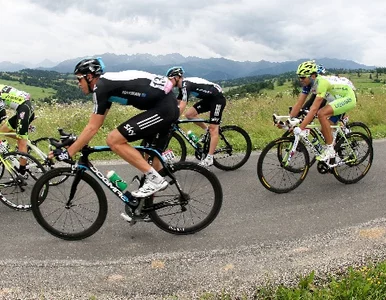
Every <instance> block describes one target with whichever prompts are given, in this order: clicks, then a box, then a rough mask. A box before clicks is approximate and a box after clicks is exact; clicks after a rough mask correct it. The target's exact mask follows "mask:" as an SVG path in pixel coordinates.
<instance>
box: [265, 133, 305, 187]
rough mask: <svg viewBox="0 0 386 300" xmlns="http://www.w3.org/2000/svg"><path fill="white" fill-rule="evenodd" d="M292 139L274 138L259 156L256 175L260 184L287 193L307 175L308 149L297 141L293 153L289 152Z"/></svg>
mask: <svg viewBox="0 0 386 300" xmlns="http://www.w3.org/2000/svg"><path fill="white" fill-rule="evenodd" d="M294 139H295V138H294V137H285V138H279V139H276V140H274V141H272V142H270V143H269V144H268V145H267V146H266V147H265V148H264V149H263V151H262V152H261V154H260V156H259V160H258V162H257V176H258V178H259V180H260V182H261V184H262V185H263V186H264V187H265V188H266V189H267V190H269V191H271V192H274V193H278V194H281V193H288V192H289V191H292V190H294V189H295V188H297V187H298V186H299V185H300V184H301V183H302V182H303V181H304V179H305V178H306V176H307V173H308V169H309V164H310V158H309V156H308V151H307V149H306V147H305V146H304V145H303V143H301V142H299V143H298V145H297V147H296V150H295V151H294V153H291V149H292V148H293V143H294ZM279 154H280V155H279Z"/></svg>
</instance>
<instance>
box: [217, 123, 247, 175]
mask: <svg viewBox="0 0 386 300" xmlns="http://www.w3.org/2000/svg"><path fill="white" fill-rule="evenodd" d="M251 152H252V142H251V138H250V137H249V135H248V133H247V132H246V131H245V130H244V129H242V128H240V127H238V126H234V125H230V126H224V127H220V132H219V140H218V145H217V147H216V150H215V152H214V156H213V164H214V165H215V167H217V168H219V169H220V170H225V171H231V170H236V169H238V168H240V167H242V166H243V165H244V164H245V163H246V162H247V160H248V159H249V156H250V155H251Z"/></svg>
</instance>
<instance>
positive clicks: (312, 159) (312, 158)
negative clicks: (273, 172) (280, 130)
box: [279, 129, 318, 167]
mask: <svg viewBox="0 0 386 300" xmlns="http://www.w3.org/2000/svg"><path fill="white" fill-rule="evenodd" d="M309 135H310V136H311V137H309V140H310V141H313V140H314V139H315V138H316V139H317V138H318V134H317V133H316V132H315V130H313V129H310V133H309ZM287 136H293V132H292V131H288V130H287V131H286V132H284V134H283V135H282V137H287ZM305 146H306V148H307V151H308V156H309V158H310V167H312V165H313V164H314V163H315V162H316V155H315V153H314V152H313V151H312V149H310V148H309V147H308V146H307V145H305ZM279 155H280V153H279ZM281 157H283V156H282V155H280V156H279V159H281Z"/></svg>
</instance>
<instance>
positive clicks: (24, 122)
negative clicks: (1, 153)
mask: <svg viewBox="0 0 386 300" xmlns="http://www.w3.org/2000/svg"><path fill="white" fill-rule="evenodd" d="M30 98H31V96H30V94H29V93H26V92H23V91H19V90H17V89H15V88H14V87H11V86H7V85H3V84H0V112H1V113H0V115H4V116H5V115H6V114H5V109H6V107H8V108H11V109H13V110H15V112H16V113H15V115H13V116H12V117H11V118H9V119H8V120H7V121H6V122H5V123H4V124H2V125H1V127H0V132H16V138H17V147H18V149H19V151H21V152H27V139H28V127H29V124H30V123H31V122H32V120H33V119H34V118H35V114H34V109H33V106H32V104H31V101H30ZM24 172H25V163H23V162H22V161H21V162H20V173H21V174H24Z"/></svg>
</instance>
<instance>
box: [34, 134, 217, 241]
mask: <svg viewBox="0 0 386 300" xmlns="http://www.w3.org/2000/svg"><path fill="white" fill-rule="evenodd" d="M74 139H75V137H74V136H73V135H70V136H69V137H68V138H67V139H65V140H64V141H63V142H62V141H61V142H59V143H58V142H56V141H51V144H52V145H54V147H56V148H58V149H59V148H62V147H65V146H68V145H71V143H73V141H74ZM135 148H136V149H137V150H139V151H142V152H145V153H146V154H148V155H149V157H150V159H153V158H154V157H156V158H157V159H158V160H160V162H161V164H162V169H161V171H160V174H161V175H162V176H164V178H165V179H166V180H167V181H168V183H169V185H168V186H167V188H166V189H165V190H163V191H159V192H157V193H156V194H154V195H152V196H150V197H146V198H134V197H133V196H132V195H131V193H130V192H129V191H126V192H123V191H121V190H120V189H119V188H118V187H117V186H115V184H113V183H112V182H110V181H109V179H108V178H107V177H106V176H105V175H104V174H103V173H102V172H101V171H99V170H98V169H97V167H96V166H94V165H93V164H92V162H91V161H90V160H89V155H90V154H92V153H97V152H103V151H111V149H110V148H109V147H108V146H95V147H90V146H88V145H86V146H85V147H83V149H82V150H81V154H82V155H81V156H80V158H79V160H78V161H77V162H76V163H75V162H73V161H70V162H69V163H71V166H70V167H65V168H55V169H52V170H50V171H48V172H47V173H46V174H44V175H43V176H42V177H41V178H40V179H39V180H38V181H37V182H36V184H35V186H34V188H33V190H32V193H31V204H32V211H33V214H34V217H35V218H36V220H37V221H38V223H39V224H40V225H41V226H42V227H43V228H44V229H45V230H46V231H47V232H49V233H50V234H52V235H54V236H56V237H58V238H61V239H65V240H80V239H84V238H87V237H89V236H91V235H93V234H94V233H96V232H97V231H98V230H99V229H100V227H101V226H102V225H103V223H104V221H105V219H106V215H107V199H106V194H105V192H104V190H103V188H102V186H101V183H103V185H105V186H106V187H107V189H108V190H110V191H111V192H112V193H113V194H114V195H115V196H116V197H117V198H118V199H120V200H121V201H122V202H123V203H124V204H125V210H126V212H127V213H129V214H130V217H131V218H133V220H134V222H136V221H141V220H144V219H145V218H148V217H150V219H151V221H152V222H153V223H154V224H155V225H156V226H158V227H159V228H160V229H162V230H164V231H166V232H168V233H172V234H177V235H186V234H193V233H196V232H198V231H200V230H202V229H204V228H206V227H207V226H208V225H209V224H211V223H212V222H213V221H214V220H215V218H216V217H217V215H218V213H219V212H220V209H221V206H222V199H223V193H222V187H221V184H220V182H219V180H218V179H217V177H216V176H215V175H214V174H213V173H212V172H210V171H209V170H207V169H206V168H204V167H201V166H199V165H197V164H195V163H192V162H178V163H175V164H173V163H170V161H164V160H163V158H162V155H161V154H160V153H159V152H158V151H157V150H155V149H153V148H149V147H142V146H135ZM63 176H67V177H68V179H67V180H65V181H63V182H62V183H60V184H57V185H50V184H49V182H50V181H51V180H55V178H58V177H59V178H62V177H63ZM140 181H141V183H143V182H144V176H143V177H142V178H141V180H140Z"/></svg>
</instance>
